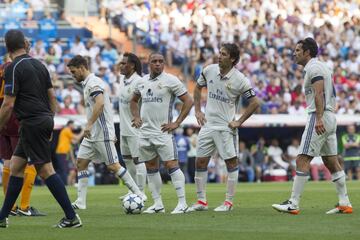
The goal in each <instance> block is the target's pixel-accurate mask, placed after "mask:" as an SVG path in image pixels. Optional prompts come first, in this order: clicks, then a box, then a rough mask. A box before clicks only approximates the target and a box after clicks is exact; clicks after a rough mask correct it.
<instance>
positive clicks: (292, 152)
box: [285, 138, 300, 176]
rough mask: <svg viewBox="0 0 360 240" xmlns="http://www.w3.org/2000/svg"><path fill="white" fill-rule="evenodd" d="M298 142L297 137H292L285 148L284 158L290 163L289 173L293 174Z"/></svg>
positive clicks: (298, 146)
mask: <svg viewBox="0 0 360 240" xmlns="http://www.w3.org/2000/svg"><path fill="white" fill-rule="evenodd" d="M299 149H300V142H299V139H298V138H293V139H292V140H291V144H290V145H289V146H288V147H287V149H286V156H285V159H286V160H287V162H288V163H289V164H290V170H291V175H292V176H295V172H294V170H295V168H296V156H297V155H298V154H299Z"/></svg>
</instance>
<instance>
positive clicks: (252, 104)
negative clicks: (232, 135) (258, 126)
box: [229, 96, 260, 129]
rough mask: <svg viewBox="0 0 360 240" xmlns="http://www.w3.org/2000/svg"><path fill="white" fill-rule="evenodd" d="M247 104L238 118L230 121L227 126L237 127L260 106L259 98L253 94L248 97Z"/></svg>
mask: <svg viewBox="0 0 360 240" xmlns="http://www.w3.org/2000/svg"><path fill="white" fill-rule="evenodd" d="M248 101H249V106H248V107H247V108H246V110H245V112H244V113H243V114H242V115H241V117H240V118H239V119H238V120H235V121H231V122H230V123H229V127H230V128H231V129H235V128H239V127H241V125H242V124H243V123H244V122H245V121H246V120H247V119H248V118H249V117H250V116H251V115H252V114H253V113H254V112H255V111H256V110H257V109H258V107H259V106H260V102H259V99H258V98H257V97H256V96H254V97H251V98H249V99H248Z"/></svg>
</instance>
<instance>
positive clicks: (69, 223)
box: [54, 214, 82, 228]
mask: <svg viewBox="0 0 360 240" xmlns="http://www.w3.org/2000/svg"><path fill="white" fill-rule="evenodd" d="M81 226H82V222H81V219H80V217H79V215H78V214H76V215H75V217H74V219H67V218H65V217H64V218H63V219H61V220H60V222H59V223H58V224H56V225H54V227H55V228H79V227H81Z"/></svg>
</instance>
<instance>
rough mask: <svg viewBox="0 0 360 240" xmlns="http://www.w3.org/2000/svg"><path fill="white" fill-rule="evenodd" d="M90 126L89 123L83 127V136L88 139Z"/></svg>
mask: <svg viewBox="0 0 360 240" xmlns="http://www.w3.org/2000/svg"><path fill="white" fill-rule="evenodd" d="M91 127H92V126H90V125H86V126H85V129H84V137H85V138H88V139H90V138H91Z"/></svg>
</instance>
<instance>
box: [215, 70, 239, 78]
mask: <svg viewBox="0 0 360 240" xmlns="http://www.w3.org/2000/svg"><path fill="white" fill-rule="evenodd" d="M235 71H236V69H235V68H234V67H232V68H231V69H230V71H229V72H228V73H227V74H226V75H225V76H223V77H221V74H220V68H219V72H218V76H219V77H220V80H229V79H230V77H231V76H232V75H233V74H234V72H235Z"/></svg>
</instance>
